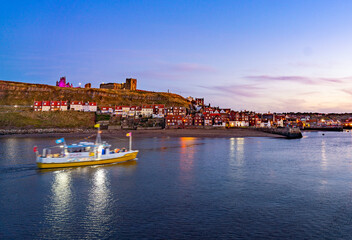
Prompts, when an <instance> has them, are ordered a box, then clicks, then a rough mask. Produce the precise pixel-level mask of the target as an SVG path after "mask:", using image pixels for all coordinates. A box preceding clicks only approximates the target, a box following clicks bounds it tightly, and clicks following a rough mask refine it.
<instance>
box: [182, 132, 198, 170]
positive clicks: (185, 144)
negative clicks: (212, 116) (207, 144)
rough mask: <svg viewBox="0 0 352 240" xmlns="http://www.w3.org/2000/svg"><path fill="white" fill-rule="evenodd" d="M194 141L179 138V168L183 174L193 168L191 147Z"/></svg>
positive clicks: (188, 138) (193, 151) (189, 138)
mask: <svg viewBox="0 0 352 240" xmlns="http://www.w3.org/2000/svg"><path fill="white" fill-rule="evenodd" d="M195 141H196V138H192V137H181V138H180V145H181V157H180V168H181V170H182V171H183V172H184V171H186V172H188V171H190V170H192V168H193V160H194V154H195V150H194V147H190V146H192V145H193V144H194V143H195Z"/></svg>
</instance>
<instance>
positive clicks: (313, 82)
mask: <svg viewBox="0 0 352 240" xmlns="http://www.w3.org/2000/svg"><path fill="white" fill-rule="evenodd" d="M244 78H245V79H249V80H253V81H260V82H295V83H301V84H310V85H320V84H324V83H344V82H345V80H351V79H352V77H343V78H324V77H320V78H312V77H304V76H269V75H257V76H245V77H244Z"/></svg>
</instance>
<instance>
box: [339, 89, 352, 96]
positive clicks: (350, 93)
mask: <svg viewBox="0 0 352 240" xmlns="http://www.w3.org/2000/svg"><path fill="white" fill-rule="evenodd" d="M341 91H342V92H344V93H347V94H349V95H352V90H351V89H342V90H341Z"/></svg>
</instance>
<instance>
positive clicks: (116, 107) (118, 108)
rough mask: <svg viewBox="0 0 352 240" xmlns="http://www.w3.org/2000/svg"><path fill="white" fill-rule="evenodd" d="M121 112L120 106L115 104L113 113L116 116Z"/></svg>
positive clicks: (120, 114)
mask: <svg viewBox="0 0 352 240" xmlns="http://www.w3.org/2000/svg"><path fill="white" fill-rule="evenodd" d="M122 113H123V111H122V106H115V112H114V114H115V115H116V116H122Z"/></svg>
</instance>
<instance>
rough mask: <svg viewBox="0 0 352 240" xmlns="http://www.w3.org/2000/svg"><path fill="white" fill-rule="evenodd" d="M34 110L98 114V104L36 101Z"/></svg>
mask: <svg viewBox="0 0 352 240" xmlns="http://www.w3.org/2000/svg"><path fill="white" fill-rule="evenodd" d="M33 109H34V111H36V112H48V111H67V110H73V111H82V112H96V111H97V110H98V109H97V103H96V102H83V101H72V102H71V103H70V105H68V101H34V104H33Z"/></svg>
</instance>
